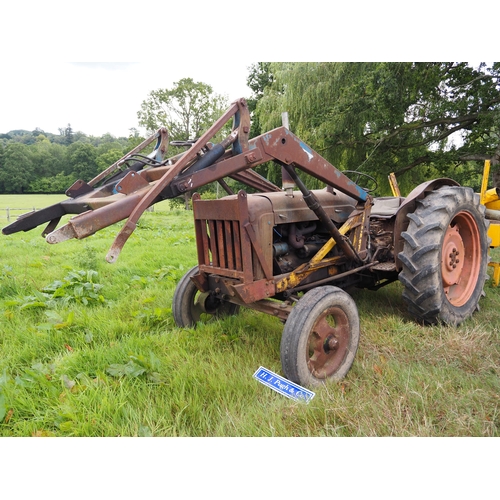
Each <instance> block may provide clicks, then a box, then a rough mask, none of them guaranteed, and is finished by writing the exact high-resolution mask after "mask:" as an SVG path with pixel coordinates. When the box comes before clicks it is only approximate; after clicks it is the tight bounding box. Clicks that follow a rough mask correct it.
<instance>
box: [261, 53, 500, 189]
mask: <svg viewBox="0 0 500 500" xmlns="http://www.w3.org/2000/svg"><path fill="white" fill-rule="evenodd" d="M269 69H270V71H271V72H272V74H273V81H272V82H271V83H270V84H269V85H268V86H267V87H266V88H265V89H264V92H263V95H262V97H261V98H260V100H259V102H258V104H257V107H256V113H257V115H258V119H259V122H260V124H261V125H262V127H263V128H273V127H276V126H279V125H280V122H281V112H282V111H288V113H289V117H290V125H291V129H292V131H293V132H294V133H296V134H297V135H298V136H299V137H301V138H302V139H303V140H304V141H306V142H308V143H309V144H310V145H311V146H312V147H313V148H314V149H316V150H317V151H318V152H320V153H321V154H322V155H323V156H324V157H325V158H327V159H328V160H329V161H330V162H332V163H333V164H334V165H336V166H338V167H339V168H341V169H349V170H358V171H361V172H366V173H370V174H372V175H375V176H377V177H378V178H379V179H385V178H386V176H387V175H388V174H389V173H390V172H396V174H397V175H398V178H399V179H400V181H402V183H403V184H406V185H412V184H414V183H415V182H420V181H422V180H425V179H427V178H429V177H435V176H437V175H447V176H450V177H454V178H457V180H459V181H461V182H469V183H470V182H472V183H477V182H478V179H479V177H480V170H481V169H480V167H479V165H478V164H473V165H472V166H471V164H470V163H469V162H471V161H477V160H481V161H482V160H484V159H491V160H493V163H495V162H498V160H499V159H500V130H499V123H500V82H499V77H500V64H499V63H493V64H492V65H490V66H489V67H488V66H487V65H486V64H484V63H481V65H479V66H478V67H472V66H470V65H468V64H467V63H412V62H400V63H398V62H389V63H314V62H310V63H272V64H271V65H270V68H269Z"/></svg>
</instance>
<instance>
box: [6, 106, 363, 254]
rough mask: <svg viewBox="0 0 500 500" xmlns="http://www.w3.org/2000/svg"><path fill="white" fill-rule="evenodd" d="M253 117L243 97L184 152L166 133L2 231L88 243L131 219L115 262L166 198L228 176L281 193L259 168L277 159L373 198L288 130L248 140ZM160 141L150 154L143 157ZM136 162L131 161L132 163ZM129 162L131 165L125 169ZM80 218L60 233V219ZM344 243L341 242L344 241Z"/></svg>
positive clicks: (117, 241)
mask: <svg viewBox="0 0 500 500" xmlns="http://www.w3.org/2000/svg"><path fill="white" fill-rule="evenodd" d="M230 120H232V132H231V134H230V135H229V136H228V137H226V138H225V139H224V140H222V141H221V142H220V143H218V144H215V145H214V144H212V143H211V142H210V141H211V140H212V139H213V138H214V137H215V136H216V135H217V134H218V133H219V132H220V131H221V130H222V129H223V128H224V127H225V125H226V124H227V123H228V122H229V121H230ZM249 132H250V114H249V111H248V107H247V104H246V101H245V100H244V99H239V100H237V101H235V102H233V103H232V104H231V106H230V107H229V108H228V109H227V110H226V112H225V113H224V114H223V115H222V116H221V117H220V118H219V119H218V120H217V121H216V122H215V123H214V124H213V125H212V126H211V127H210V128H209V129H208V130H207V131H206V132H205V133H204V134H203V135H202V136H201V137H200V138H199V139H198V140H196V141H195V142H194V143H193V144H192V145H191V147H190V148H189V149H188V150H187V151H186V152H185V153H182V154H180V155H177V156H175V157H172V158H167V159H165V153H166V150H167V139H168V134H167V132H166V130H165V129H160V130H159V131H158V132H157V133H156V134H154V135H153V136H151V137H150V138H149V139H147V140H146V141H144V142H143V143H142V144H140V145H139V146H138V147H137V148H135V149H134V150H132V151H131V152H130V153H128V154H127V155H126V156H124V157H123V158H121V159H120V160H118V161H117V162H115V163H114V164H113V165H111V166H110V167H109V168H107V169H106V170H104V171H103V172H101V173H100V174H99V175H98V176H97V177H95V178H94V179H92V180H91V181H89V182H88V183H86V182H84V181H77V182H76V183H75V184H73V186H71V187H70V188H69V189H68V190H67V192H66V194H67V195H68V196H69V197H70V199H69V200H64V201H62V202H60V203H58V204H56V205H52V206H50V207H47V208H45V209H42V210H39V211H36V212H31V213H27V214H24V215H22V216H21V217H20V218H19V219H18V220H16V221H15V222H14V223H12V224H10V225H9V226H6V227H5V228H3V230H2V232H3V234H6V235H8V234H12V233H15V232H18V231H28V230H31V229H33V228H35V227H37V226H39V225H41V224H44V223H46V222H48V225H47V227H46V229H45V230H44V231H43V233H42V235H43V236H45V237H46V240H47V242H48V243H60V242H62V241H65V240H67V239H72V238H77V239H82V238H85V237H87V236H90V235H92V234H94V233H96V232H97V231H99V230H101V229H103V228H105V227H108V226H110V225H112V224H115V223H117V222H119V221H121V220H125V219H127V221H126V223H125V224H124V226H123V227H122V228H121V230H120V231H119V233H118V234H117V236H116V238H115V240H114V242H113V244H112V246H111V248H110V250H109V252H108V254H107V256H106V260H107V261H108V262H115V261H116V259H117V258H118V256H119V254H120V252H121V250H122V249H123V246H124V245H125V243H126V241H127V240H128V238H129V237H130V235H131V234H132V233H133V231H134V230H135V227H136V224H137V221H138V220H139V218H140V217H141V215H142V214H143V212H144V211H145V210H146V209H147V208H148V207H150V206H151V205H154V204H155V203H158V202H160V201H163V200H166V199H171V198H175V197H177V196H180V195H182V194H183V193H185V192H187V191H194V190H196V189H198V188H200V187H202V186H204V185H206V184H209V183H211V182H214V181H219V182H220V183H221V185H222V186H223V187H224V189H226V190H228V189H229V188H228V186H227V184H226V183H225V182H224V180H223V179H224V178H226V177H230V178H233V179H236V180H238V181H240V182H243V183H244V184H246V185H248V186H251V187H253V188H255V189H257V190H259V191H261V192H272V191H281V189H280V188H279V187H277V186H276V185H274V184H273V183H271V182H269V181H268V180H267V179H265V178H263V177H262V176H260V175H259V174H257V173H256V172H255V171H254V170H253V169H254V168H255V167H257V166H259V165H261V164H263V163H265V162H269V161H273V162H276V163H278V164H279V165H282V166H284V167H286V169H287V171H288V172H290V173H292V174H293V173H294V171H295V168H298V169H300V170H302V171H304V172H306V173H307V174H309V175H312V176H314V177H316V178H317V179H319V180H321V181H322V182H324V183H326V184H327V185H328V186H331V187H333V188H335V189H337V190H338V191H340V192H342V193H344V194H346V195H348V196H350V197H352V198H354V199H355V200H357V201H358V202H362V203H365V202H366V201H367V199H368V194H367V193H366V191H365V190H363V189H362V188H360V187H359V186H358V185H357V184H355V183H354V182H353V181H351V180H350V179H349V178H348V177H346V176H345V175H344V174H342V172H341V171H339V170H338V169H336V168H335V167H334V166H333V165H331V164H330V163H329V162H327V161H326V160H325V159H324V158H323V157H321V156H320V155H319V154H318V153H316V152H315V151H314V150H312V149H311V148H310V147H309V146H307V145H306V144H305V143H304V142H302V141H301V140H300V139H299V138H298V137H296V136H295V135H294V134H293V133H291V132H290V131H289V130H288V129H287V128H285V127H279V128H276V129H274V130H272V131H270V132H267V133H265V134H262V135H260V136H258V137H256V138H254V139H252V140H249ZM155 139H156V140H157V144H156V146H155V149H154V151H153V152H152V153H151V154H150V155H148V156H147V157H141V156H137V154H138V153H139V151H142V150H143V149H144V148H145V147H146V146H148V145H149V144H151V143H152V142H153V141H154V140H155ZM131 162H133V163H132V164H131ZM124 165H127V168H125V169H124V170H121V168H122V167H123V166H124ZM66 214H77V215H76V216H75V217H73V218H72V219H70V220H69V221H68V222H67V223H66V224H65V225H63V226H62V227H60V228H59V229H56V227H57V224H58V223H59V221H60V219H61V217H62V216H63V215H66ZM338 243H339V244H342V242H341V241H340V240H339V241H338Z"/></svg>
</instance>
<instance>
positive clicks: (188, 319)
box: [172, 266, 239, 328]
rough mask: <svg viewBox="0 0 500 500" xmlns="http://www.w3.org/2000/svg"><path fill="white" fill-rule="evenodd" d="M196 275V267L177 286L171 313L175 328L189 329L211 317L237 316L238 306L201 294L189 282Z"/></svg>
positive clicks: (208, 294) (207, 294)
mask: <svg viewBox="0 0 500 500" xmlns="http://www.w3.org/2000/svg"><path fill="white" fill-rule="evenodd" d="M197 273H198V266H195V267H193V268H192V269H190V270H189V271H188V272H187V273H186V274H185V275H184V276H183V278H182V279H181V280H180V281H179V283H178V284H177V287H176V288H175V292H174V299H173V303H172V313H173V315H174V320H175V323H176V325H177V326H179V327H181V328H190V327H193V326H196V323H199V322H200V321H204V320H208V319H210V318H211V317H213V316H216V317H221V316H231V315H234V314H237V312H238V310H239V306H238V305H236V304H231V302H226V301H223V300H219V299H217V298H216V297H215V296H214V295H213V294H211V293H210V292H206V293H201V292H200V291H199V290H198V288H196V285H195V284H194V283H193V281H192V280H191V277H192V276H194V275H195V274H197Z"/></svg>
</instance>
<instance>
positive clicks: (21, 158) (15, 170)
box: [0, 142, 34, 194]
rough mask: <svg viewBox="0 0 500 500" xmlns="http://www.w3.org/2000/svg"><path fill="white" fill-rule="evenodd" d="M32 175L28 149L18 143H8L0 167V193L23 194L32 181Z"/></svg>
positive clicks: (31, 163)
mask: <svg viewBox="0 0 500 500" xmlns="http://www.w3.org/2000/svg"><path fill="white" fill-rule="evenodd" d="M33 173H34V169H33V161H32V159H31V155H30V150H29V147H28V146H26V145H25V144H21V143H18V142H11V143H9V144H8V145H7V146H6V147H5V149H4V152H3V155H2V163H1V165H0V192H3V193H14V194H22V193H24V192H25V191H26V190H27V188H28V186H29V184H30V182H31V181H32V180H33Z"/></svg>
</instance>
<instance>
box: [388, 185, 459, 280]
mask: <svg viewBox="0 0 500 500" xmlns="http://www.w3.org/2000/svg"><path fill="white" fill-rule="evenodd" d="M442 186H460V184H459V183H458V182H457V181H454V180H453V179H448V178H446V177H443V178H439V179H433V180H431V181H427V182H424V183H422V184H419V185H418V186H417V187H416V188H415V189H413V190H412V191H411V192H410V194H409V195H408V196H407V197H406V198H405V200H404V202H403V203H402V204H401V206H400V207H399V209H398V211H397V212H396V217H395V219H394V255H395V259H396V267H397V269H398V271H400V270H401V268H402V265H401V262H400V261H399V259H398V257H397V256H398V254H399V252H401V251H402V250H403V245H404V240H403V238H402V237H401V233H402V232H403V231H406V229H407V228H408V223H409V220H408V218H407V217H406V216H407V215H408V214H409V213H412V212H414V211H415V207H416V204H417V200H421V199H423V198H425V195H426V193H429V192H431V191H435V190H436V189H439V188H440V187H442Z"/></svg>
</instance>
